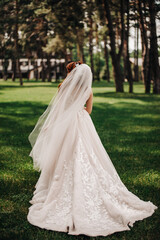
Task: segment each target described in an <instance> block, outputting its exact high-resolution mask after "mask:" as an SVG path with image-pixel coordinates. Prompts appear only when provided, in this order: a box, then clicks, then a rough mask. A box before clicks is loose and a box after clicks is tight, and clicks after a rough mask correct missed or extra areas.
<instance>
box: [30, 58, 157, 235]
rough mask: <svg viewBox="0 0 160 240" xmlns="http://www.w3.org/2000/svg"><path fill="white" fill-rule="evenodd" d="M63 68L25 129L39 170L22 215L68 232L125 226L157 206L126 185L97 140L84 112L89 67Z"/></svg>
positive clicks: (108, 231) (110, 230)
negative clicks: (51, 94)
mask: <svg viewBox="0 0 160 240" xmlns="http://www.w3.org/2000/svg"><path fill="white" fill-rule="evenodd" d="M67 71H68V74H67V77H66V78H65V80H64V81H63V82H62V84H60V85H59V88H58V90H57V92H56V94H55V96H54V97H53V98H52V100H51V102H50V103H49V106H48V107H47V109H46V111H45V112H44V113H43V114H42V115H41V117H40V118H39V120H38V122H37V124H36V125H35V128H34V129H33V131H32V132H31V133H30V135H29V141H30V143H31V145H32V150H31V152H30V154H29V156H31V157H32V158H33V163H34V168H35V169H37V170H39V171H41V174H40V177H39V179H38V181H37V183H36V186H35V191H34V194H33V198H32V200H31V201H30V203H31V204H32V205H31V207H30V208H29V213H28V216H27V219H28V221H29V222H30V223H31V224H33V225H35V226H38V227H40V228H45V229H49V230H53V231H60V232H68V234H72V235H79V234H85V235H88V236H99V235H102V236H107V235H109V234H112V233H114V232H119V231H125V230H130V228H129V226H133V223H134V222H135V221H138V220H142V219H144V218H147V217H149V216H151V215H152V214H153V213H154V210H155V209H157V207H156V206H155V205H154V204H153V203H152V202H150V201H148V202H146V201H143V200H141V199H139V198H138V197H137V196H136V195H134V194H133V193H131V192H130V191H129V190H128V189H127V188H126V186H125V185H124V184H123V183H122V181H121V179H120V177H119V175H118V173H117V172H116V169H115V168H114V166H113V164H112V162H111V160H110V158H109V156H108V154H107V152H106V150H105V148H104V147H103V145H102V142H101V140H100V138H99V136H98V134H97V132H96V129H95V127H94V125H93V122H92V120H91V117H90V113H91V111H92V98H93V94H92V88H91V86H92V72H91V69H90V67H89V66H88V65H86V64H84V63H81V62H70V63H69V64H68V65H67ZM85 105H86V106H85Z"/></svg>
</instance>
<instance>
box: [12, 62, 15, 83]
mask: <svg viewBox="0 0 160 240" xmlns="http://www.w3.org/2000/svg"><path fill="white" fill-rule="evenodd" d="M15 78H16V60H15V58H13V59H12V81H13V82H15Z"/></svg>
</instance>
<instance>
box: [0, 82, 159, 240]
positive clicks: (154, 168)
mask: <svg viewBox="0 0 160 240" xmlns="http://www.w3.org/2000/svg"><path fill="white" fill-rule="evenodd" d="M56 87H57V84H56V83H40V82H38V83H35V82H31V83H30V82H24V86H22V87H20V86H19V83H18V82H16V83H12V82H11V81H7V82H4V81H1V82H0V98H1V102H0V107H1V122H0V123H1V124H0V131H1V143H0V144H1V151H0V155H1V165H0V169H1V171H0V185H1V186H0V189H1V194H0V208H1V209H0V211H1V214H0V226H1V227H0V239H2V240H41V239H43V240H47V239H48V240H51V239H52V240H63V239H78V240H82V239H92V240H93V239H101V240H103V239H107V240H158V239H159V237H160V232H159V226H160V225H159V218H160V213H159V208H158V210H156V212H155V213H154V214H153V215H152V216H151V217H149V218H146V219H144V220H143V221H138V222H136V223H135V224H134V227H133V228H132V229H131V231H125V232H119V233H114V234H113V235H110V236H107V237H96V238H92V237H87V236H85V235H79V236H70V235H68V234H67V233H61V232H52V231H47V230H44V229H40V228H38V227H34V226H32V225H30V224H29V223H28V222H27V219H26V216H27V213H28V207H29V206H30V204H29V200H31V197H32V194H33V191H34V185H35V183H36V182H37V180H38V177H39V173H38V172H36V171H34V170H33V167H32V159H31V158H30V157H29V156H28V155H29V152H30V150H31V146H30V144H29V142H28V135H29V133H30V132H31V130H32V129H33V127H34V125H35V123H36V121H37V119H38V117H39V116H40V115H41V114H42V113H43V112H44V110H45V109H46V107H47V105H48V103H49V102H50V100H51V98H52V96H53V94H54V93H55V91H56V89H57V88H56ZM125 91H126V92H125V93H118V94H117V93H115V89H114V84H113V83H105V82H104V81H103V82H100V83H98V82H97V83H94V84H93V92H94V106H93V112H92V114H91V118H92V120H93V122H94V124H95V127H96V129H97V132H98V134H99V136H100V138H101V140H102V143H103V144H104V147H105V148H106V150H107V152H108V154H109V156H110V157H111V160H112V162H113V164H114V166H115V168H116V169H117V172H118V174H119V176H120V178H121V179H122V181H123V182H124V184H125V185H126V186H127V188H128V189H129V190H130V191H131V192H133V193H134V194H136V195H137V196H138V197H140V198H141V199H143V200H145V201H149V200H150V201H152V202H153V203H154V204H155V205H157V206H160V197H159V194H160V191H159V188H160V172H159V169H160V148H159V140H160V96H156V95H153V94H151V95H146V94H144V93H143V92H144V87H143V85H142V84H140V83H137V84H135V87H134V91H135V93H133V94H129V93H127V91H128V85H127V84H125Z"/></svg>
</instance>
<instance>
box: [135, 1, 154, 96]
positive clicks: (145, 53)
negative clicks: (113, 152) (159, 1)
mask: <svg viewBox="0 0 160 240" xmlns="http://www.w3.org/2000/svg"><path fill="white" fill-rule="evenodd" d="M138 11H139V24H140V30H141V38H142V80H143V82H144V84H145V93H150V92H149V91H148V90H149V85H150V81H151V79H150V78H149V79H148V76H150V74H148V71H149V49H148V39H147V26H146V24H145V21H144V18H143V13H142V7H141V0H138Z"/></svg>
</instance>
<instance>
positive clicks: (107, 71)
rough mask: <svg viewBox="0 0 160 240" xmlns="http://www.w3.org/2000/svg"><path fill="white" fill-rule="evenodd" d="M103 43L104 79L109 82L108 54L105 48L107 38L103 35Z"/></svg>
mask: <svg viewBox="0 0 160 240" xmlns="http://www.w3.org/2000/svg"><path fill="white" fill-rule="evenodd" d="M103 41H104V57H105V62H106V79H107V81H108V82H110V72H109V54H108V47H107V36H106V34H104V36H103Z"/></svg>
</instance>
